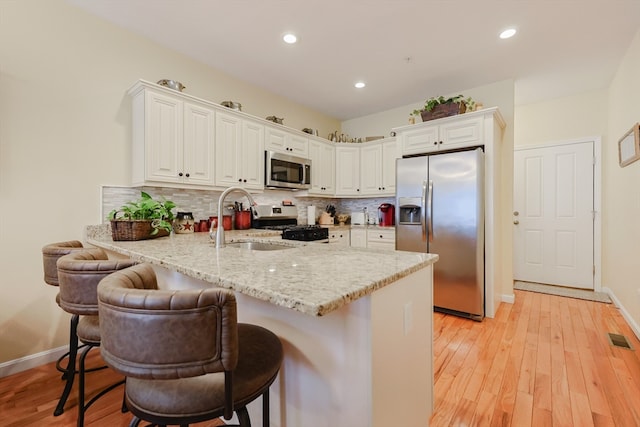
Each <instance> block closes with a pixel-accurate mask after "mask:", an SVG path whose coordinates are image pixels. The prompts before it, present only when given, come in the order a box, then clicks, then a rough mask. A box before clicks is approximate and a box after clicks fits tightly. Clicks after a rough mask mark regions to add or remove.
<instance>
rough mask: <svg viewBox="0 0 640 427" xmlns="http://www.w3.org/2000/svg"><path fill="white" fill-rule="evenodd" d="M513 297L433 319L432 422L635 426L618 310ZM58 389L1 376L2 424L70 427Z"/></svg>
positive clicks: (108, 426)
mask: <svg viewBox="0 0 640 427" xmlns="http://www.w3.org/2000/svg"><path fill="white" fill-rule="evenodd" d="M515 294H516V302H515V304H513V305H511V304H501V306H500V308H499V310H498V312H497V314H496V317H495V318H494V319H485V320H484V321H483V322H474V321H472V320H466V319H462V318H458V317H453V316H448V315H443V314H440V313H435V314H434V353H435V354H434V372H435V380H436V382H435V413H434V415H433V417H432V419H431V423H430V425H431V426H432V427H441V426H456V427H458V426H482V427H483V426H514V427H521V426H534V427H538V426H576V427H578V426H579V427H583V426H617V427H634V426H640V355H639V349H640V342H638V340H637V339H636V338H635V336H634V335H633V334H632V332H631V330H630V328H629V327H628V325H627V324H626V323H625V322H624V320H623V319H622V317H621V315H620V313H619V312H618V310H617V309H616V308H615V307H614V306H613V305H612V304H603V303H596V302H590V301H582V300H576V299H571V298H564V297H557V296H551V295H543V294H537V293H532V292H523V291H515ZM609 332H611V333H618V334H622V335H624V336H626V337H627V338H628V339H629V340H630V341H631V344H632V345H633V347H634V350H625V349H621V348H616V347H612V346H611V345H610V344H609V342H608V340H607V335H606V334H607V333H609ZM92 353H93V356H91V358H90V363H91V364H92V365H93V366H98V365H100V363H101V360H100V358H99V356H98V354H99V353H98V352H97V351H95V350H94V351H93V352H92ZM89 375H90V377H89V379H88V386H89V387H90V388H89V393H92V392H94V391H95V390H96V389H98V388H100V387H103V386H105V385H107V384H111V383H112V382H115V381H116V380H117V379H118V376H117V375H115V374H114V373H113V372H111V371H110V370H104V371H99V372H93V373H91V374H89ZM61 388H62V382H61V381H60V376H59V374H57V371H55V368H54V366H53V365H52V364H49V365H45V366H41V367H38V368H35V369H32V370H29V371H27V372H22V373H19V374H15V375H12V376H10V377H7V378H3V379H0V425H2V426H12V427H18V426H45V425H46V426H73V425H75V419H76V410H77V408H76V402H77V399H76V397H75V393H73V394H72V396H71V398H70V399H69V402H68V403H67V406H66V408H67V409H66V410H65V413H64V414H63V415H61V416H59V417H54V416H53V415H52V413H53V408H54V407H55V404H56V402H57V398H58V395H59V393H60V390H61ZM74 392H75V390H74ZM121 399H122V389H121V388H119V389H117V390H116V391H114V392H111V393H109V394H108V395H107V396H104V397H103V398H102V399H100V400H98V402H97V403H96V404H95V405H94V406H92V407H91V408H90V409H89V412H88V413H87V416H86V423H85V425H87V426H98V427H102V426H104V427H112V426H116V427H120V426H122V427H124V426H127V425H128V423H129V420H130V418H131V416H130V414H122V413H121V412H120V406H121V403H122V400H121ZM257 423H258V424H259V422H257ZM219 425H222V424H221V423H219V422H217V421H213V422H209V423H200V424H198V426H207V427H209V426H219ZM335 425H336V426H340V423H339V420H336V424H335ZM426 425H427V422H426V421H425V426H426ZM296 427H298V426H296ZM299 427H304V426H299ZM345 427H347V426H345ZM348 427H366V426H348ZM402 427H413V426H402ZM415 427H421V426H415Z"/></svg>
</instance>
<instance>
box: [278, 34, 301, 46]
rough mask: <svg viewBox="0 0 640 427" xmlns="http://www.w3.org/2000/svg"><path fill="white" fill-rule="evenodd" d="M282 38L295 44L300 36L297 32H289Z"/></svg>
mask: <svg viewBox="0 0 640 427" xmlns="http://www.w3.org/2000/svg"><path fill="white" fill-rule="evenodd" d="M282 40H284V42H285V43H289V44H294V43H295V42H297V41H298V38H297V37H296V35H295V34H291V33H287V34H285V35H284V36H283V37H282Z"/></svg>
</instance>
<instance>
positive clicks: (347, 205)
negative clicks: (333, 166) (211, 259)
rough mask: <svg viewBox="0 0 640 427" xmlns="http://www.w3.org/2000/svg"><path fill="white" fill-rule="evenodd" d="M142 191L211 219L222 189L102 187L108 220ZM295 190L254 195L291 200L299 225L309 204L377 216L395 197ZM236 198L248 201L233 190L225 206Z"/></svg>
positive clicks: (274, 201) (266, 200)
mask: <svg viewBox="0 0 640 427" xmlns="http://www.w3.org/2000/svg"><path fill="white" fill-rule="evenodd" d="M140 191H144V192H146V193H149V194H150V195H151V197H153V198H164V199H167V200H171V201H173V202H175V203H176V205H177V209H176V212H178V211H180V212H192V213H193V217H194V218H195V219H196V220H200V219H206V218H209V216H211V215H217V214H218V212H217V211H218V199H219V198H220V195H221V194H222V192H221V191H208V190H185V189H177V188H166V187H135V188H134V187H115V186H103V187H102V212H103V215H102V217H103V218H104V222H107V220H106V216H107V214H108V213H109V212H111V211H112V210H113V209H118V208H120V206H122V205H124V204H126V203H127V202H130V201H134V200H137V199H139V198H140ZM295 194H296V193H295V192H294V191H280V190H265V191H264V192H263V193H258V194H252V196H253V198H254V199H255V201H256V203H258V204H260V205H262V204H269V205H281V204H282V201H283V200H291V201H292V202H293V204H294V205H295V206H296V207H297V208H298V224H307V207H308V206H315V207H316V214H317V215H318V216H319V215H320V213H321V212H323V211H324V210H325V208H326V206H327V205H334V206H335V207H336V212H337V213H345V214H349V213H351V212H356V211H360V212H361V211H362V210H363V209H364V208H365V207H366V208H367V211H368V212H369V214H373V215H374V216H375V215H376V213H377V209H378V206H379V205H380V204H382V203H394V198H393V197H383V198H370V199H328V198H319V197H297V198H296V197H295ZM234 201H238V202H241V203H244V204H245V206H248V202H247V200H246V198H245V197H244V195H243V194H242V193H231V194H229V196H227V200H226V201H225V204H226V205H229V204H230V205H233V202H234Z"/></svg>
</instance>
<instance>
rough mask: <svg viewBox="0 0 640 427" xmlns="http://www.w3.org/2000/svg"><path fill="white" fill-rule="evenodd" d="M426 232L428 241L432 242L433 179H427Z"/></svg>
mask: <svg viewBox="0 0 640 427" xmlns="http://www.w3.org/2000/svg"><path fill="white" fill-rule="evenodd" d="M426 207H427V209H426V211H427V215H428V220H427V221H426V222H427V233H428V234H429V242H433V181H431V180H429V188H428V197H427V206H426Z"/></svg>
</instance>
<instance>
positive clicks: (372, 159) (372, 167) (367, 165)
mask: <svg viewBox="0 0 640 427" xmlns="http://www.w3.org/2000/svg"><path fill="white" fill-rule="evenodd" d="M398 157H399V154H398V144H397V141H396V139H395V138H386V139H384V140H380V141H375V142H367V143H364V144H339V145H338V146H337V147H336V196H393V195H395V191H396V159H397V158H398Z"/></svg>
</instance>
